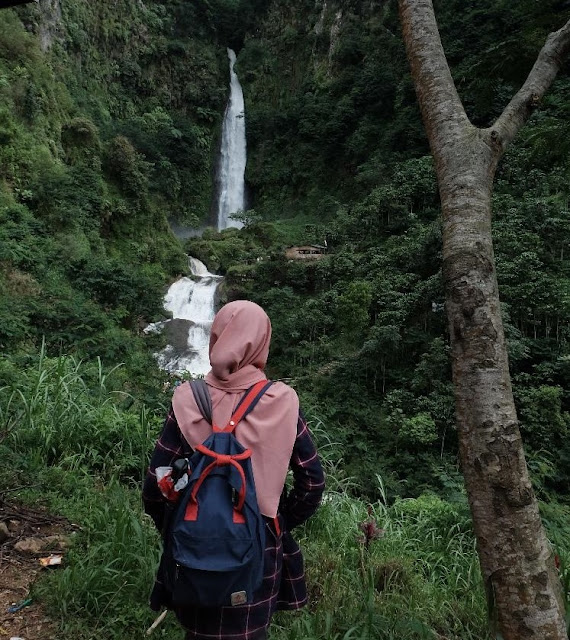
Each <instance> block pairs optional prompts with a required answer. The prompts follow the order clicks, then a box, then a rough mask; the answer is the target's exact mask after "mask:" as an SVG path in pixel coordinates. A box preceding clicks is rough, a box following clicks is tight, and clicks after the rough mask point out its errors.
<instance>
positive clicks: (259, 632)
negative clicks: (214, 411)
mask: <svg viewBox="0 0 570 640" xmlns="http://www.w3.org/2000/svg"><path fill="white" fill-rule="evenodd" d="M192 453H193V451H192V448H191V447H190V445H189V444H188V443H187V442H186V440H185V439H184V437H183V436H182V433H181V432H180V428H179V427H178V423H177V421H176V417H175V415H174V411H173V410H172V407H171V408H170V411H169V412H168V416H167V418H166V421H165V423H164V427H163V430H162V433H161V436H160V438H159V439H158V441H157V443H156V447H155V450H154V453H153V455H152V458H151V461H150V467H149V470H148V473H147V476H146V479H145V483H144V488H143V502H144V507H145V511H146V513H148V514H149V515H150V516H151V517H152V519H153V520H154V523H155V524H156V526H157V528H158V529H159V531H160V530H162V527H163V522H164V515H165V506H166V505H165V501H164V498H163V497H162V494H161V493H160V490H159V488H158V485H157V482H156V474H155V469H156V468H157V467H162V466H172V463H173V462H174V461H175V460H176V459H178V458H181V457H189V456H190V455H192ZM290 468H291V470H292V471H293V487H292V489H291V490H290V491H289V492H288V493H287V492H286V491H285V490H284V491H283V494H282V496H281V502H280V505H279V513H278V516H277V517H278V519H279V525H280V529H281V533H280V535H277V532H276V529H275V524H274V522H273V520H272V519H270V518H265V521H266V534H267V535H266V545H265V553H264V574H263V582H262V584H261V587H260V588H259V591H258V592H257V594H256V599H255V601H254V602H253V603H252V604H249V605H244V606H238V607H221V608H219V609H210V608H208V609H206V608H199V607H184V608H183V609H178V610H176V615H177V617H178V619H179V620H180V622H181V624H182V625H183V626H184V628H185V629H186V631H187V636H186V637H187V638H188V640H190V639H195V640H226V639H228V640H229V639H230V638H231V639H232V640H261V639H262V638H265V634H266V630H267V627H268V626H269V622H270V620H271V616H272V614H273V613H274V612H275V611H276V610H278V609H281V610H285V609H288V610H291V609H299V608H300V607H302V606H303V605H305V604H306V603H307V588H306V583H305V571H304V566H303V556H302V554H301V550H300V549H299V546H298V544H297V543H296V542H295V540H294V539H293V537H292V535H291V533H290V531H291V529H293V528H294V527H296V526H298V525H300V524H302V523H303V522H305V520H307V519H308V518H309V517H310V516H311V515H312V514H313V513H314V512H315V511H316V510H317V508H318V506H319V504H320V501H321V497H322V493H323V490H324V486H325V481H324V474H323V470H322V467H321V463H320V461H319V457H318V454H317V450H316V448H315V445H314V443H313V440H312V438H311V434H310V432H309V429H308V428H307V423H306V422H305V419H304V417H303V416H302V414H300V415H299V419H298V422H297V437H296V439H295V444H294V446H293V453H292V455H291V461H290ZM150 603H151V607H152V608H153V609H154V610H156V611H158V610H159V609H160V608H161V607H162V606H167V607H168V606H169V604H170V596H169V593H168V592H167V590H166V588H165V586H164V584H163V582H162V579H161V567H159V570H158V575H157V580H156V583H155V586H154V589H153V591H152V594H151V600H150Z"/></svg>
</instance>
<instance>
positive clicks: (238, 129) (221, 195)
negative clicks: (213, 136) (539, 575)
mask: <svg viewBox="0 0 570 640" xmlns="http://www.w3.org/2000/svg"><path fill="white" fill-rule="evenodd" d="M228 58H229V60H230V98H229V101H228V104H227V107H226V112H225V114H224V122H223V125H222V143H221V147H220V161H219V167H218V195H217V197H218V207H217V209H218V211H217V213H218V231H221V230H222V229H227V228H228V227H237V228H238V229H239V228H241V227H243V224H242V223H241V222H239V221H238V220H234V219H233V218H232V217H231V215H232V213H237V212H238V211H243V210H244V209H245V164H246V160H247V153H246V139H245V104H244V100H243V91H242V88H241V85H240V83H239V79H238V77H237V74H236V72H235V71H234V64H235V61H236V54H235V52H234V51H233V50H232V49H228Z"/></svg>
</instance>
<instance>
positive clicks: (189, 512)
mask: <svg viewBox="0 0 570 640" xmlns="http://www.w3.org/2000/svg"><path fill="white" fill-rule="evenodd" d="M184 520H198V503H197V502H194V500H192V498H190V500H188V504H187V505H186V511H185V512H184Z"/></svg>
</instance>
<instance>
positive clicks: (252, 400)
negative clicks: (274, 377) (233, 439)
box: [214, 380, 273, 433]
mask: <svg viewBox="0 0 570 640" xmlns="http://www.w3.org/2000/svg"><path fill="white" fill-rule="evenodd" d="M272 384H273V382H272V381H271V380H261V381H260V382H258V383H257V384H254V385H253V387H250V388H249V389H248V390H247V391H246V392H245V395H244V396H243V398H242V399H241V400H240V401H239V404H238V406H237V407H236V410H235V411H234V413H233V415H232V417H231V418H230V421H229V422H228V424H227V425H226V426H225V427H224V428H223V429H220V428H218V427H214V431H223V432H225V433H233V432H234V430H235V428H236V426H237V424H238V422H239V421H240V420H242V419H243V418H245V416H247V414H248V413H250V412H251V411H253V409H254V407H255V405H256V404H257V403H258V402H259V400H260V399H261V396H262V395H263V394H264V393H265V392H266V391H267V389H269V387H270V386H271V385H272Z"/></svg>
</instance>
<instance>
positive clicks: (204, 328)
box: [145, 257, 222, 376]
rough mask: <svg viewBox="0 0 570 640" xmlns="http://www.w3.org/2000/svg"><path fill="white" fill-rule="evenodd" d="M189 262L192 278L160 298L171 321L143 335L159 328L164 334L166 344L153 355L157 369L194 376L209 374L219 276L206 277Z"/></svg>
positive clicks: (198, 265)
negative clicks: (165, 332) (170, 315)
mask: <svg viewBox="0 0 570 640" xmlns="http://www.w3.org/2000/svg"><path fill="white" fill-rule="evenodd" d="M189 261H190V271H191V273H192V275H193V276H194V278H180V279H179V280H177V281H176V282H175V283H174V284H173V285H171V287H170V289H168V293H167V294H166V296H165V298H164V308H165V309H167V310H168V311H170V312H172V320H165V321H164V322H157V323H154V324H151V325H149V326H148V327H147V328H146V329H145V331H146V332H147V333H150V332H153V331H155V332H156V331H162V329H163V328H165V329H166V330H167V331H168V334H169V342H170V344H169V345H168V346H167V347H166V348H165V349H164V350H163V351H161V352H160V353H157V354H156V357H157V360H158V365H159V367H160V368H161V369H165V370H166V371H169V372H170V373H184V372H189V373H191V374H192V375H195V376H196V375H205V374H206V373H208V371H209V370H210V359H209V357H208V346H209V342H210V329H211V327H212V322H213V320H214V315H215V311H214V299H215V293H216V289H217V287H218V285H219V284H220V281H221V280H222V276H216V275H214V274H212V273H210V272H209V271H208V269H207V268H206V266H205V265H204V264H203V263H202V262H200V260H196V258H192V257H190V258H189Z"/></svg>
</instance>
